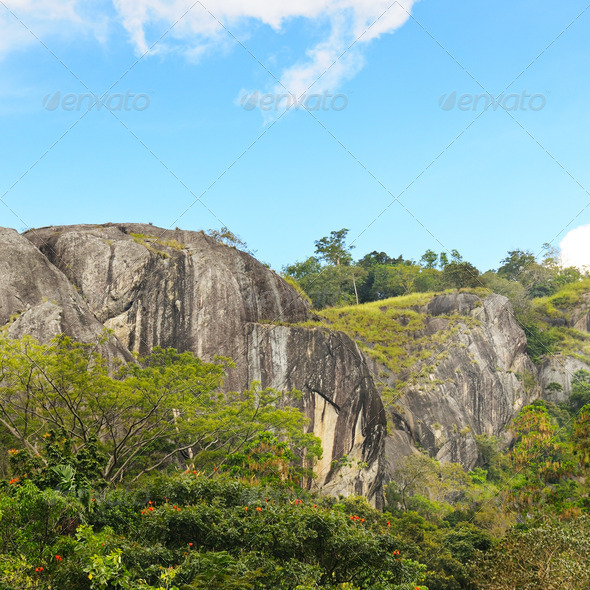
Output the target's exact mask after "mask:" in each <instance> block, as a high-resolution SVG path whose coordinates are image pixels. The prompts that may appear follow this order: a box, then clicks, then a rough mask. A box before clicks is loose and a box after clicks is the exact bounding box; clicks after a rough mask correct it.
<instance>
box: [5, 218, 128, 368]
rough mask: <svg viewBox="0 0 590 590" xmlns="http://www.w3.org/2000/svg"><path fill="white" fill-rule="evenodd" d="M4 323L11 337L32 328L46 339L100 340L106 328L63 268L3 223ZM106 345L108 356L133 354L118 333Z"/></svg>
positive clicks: (39, 336) (37, 335) (37, 336)
mask: <svg viewBox="0 0 590 590" xmlns="http://www.w3.org/2000/svg"><path fill="white" fill-rule="evenodd" d="M0 326H4V327H6V328H7V330H8V334H9V335H10V336H11V337H12V338H20V337H22V336H23V335H25V334H29V335H32V336H34V337H35V338H37V339H38V340H40V341H42V342H48V341H49V340H51V338H53V337H54V336H56V335H57V334H61V333H65V334H68V335H69V336H72V337H73V338H75V339H77V340H80V341H83V342H98V341H99V340H100V339H101V338H102V337H103V335H104V332H105V330H104V326H103V325H102V324H101V323H100V322H99V321H98V320H97V318H96V317H95V316H94V314H93V313H92V312H91V311H90V310H89V309H88V306H87V305H86V303H85V302H84V300H83V299H82V297H80V295H79V294H78V293H77V292H76V290H75V289H74V287H73V286H72V285H71V284H70V282H69V281H68V279H67V278H66V277H65V276H64V275H63V273H61V272H60V271H59V270H58V269H57V268H55V266H54V265H53V264H51V262H50V261H49V260H48V259H47V258H46V257H45V256H43V255H42V254H41V252H39V250H38V249H37V248H35V246H33V245H32V244H31V243H30V242H29V241H28V240H27V239H25V238H24V237H23V236H21V235H19V234H18V233H17V232H16V231H14V230H12V229H4V228H0ZM101 349H102V352H103V353H104V354H106V355H107V356H108V357H111V358H120V359H128V360H129V359H131V355H130V354H129V353H128V351H127V350H126V349H125V347H124V346H122V345H121V343H120V342H118V341H117V339H116V338H110V340H109V342H107V343H106V344H104V346H101Z"/></svg>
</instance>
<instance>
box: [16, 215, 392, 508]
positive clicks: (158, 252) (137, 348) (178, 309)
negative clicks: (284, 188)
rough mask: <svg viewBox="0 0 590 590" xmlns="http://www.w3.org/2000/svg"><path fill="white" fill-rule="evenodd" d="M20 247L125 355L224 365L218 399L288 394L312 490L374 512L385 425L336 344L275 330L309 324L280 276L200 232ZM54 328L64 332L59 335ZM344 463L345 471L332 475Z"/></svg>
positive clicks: (352, 360)
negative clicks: (317, 453) (299, 413)
mask: <svg viewBox="0 0 590 590" xmlns="http://www.w3.org/2000/svg"><path fill="white" fill-rule="evenodd" d="M15 236H16V234H15ZM25 236H26V238H28V240H30V242H31V243H32V244H34V246H36V248H35V247H34V246H33V245H32V244H29V243H28V242H27V241H26V240H25V239H24V238H22V237H20V236H18V239H19V240H21V241H23V242H25V243H27V244H28V245H29V248H31V249H32V251H34V252H35V256H36V257H37V258H38V259H39V260H40V261H42V262H43V263H44V264H45V265H46V266H47V268H51V269H52V272H53V273H54V274H56V275H58V276H59V277H61V279H60V280H61V281H62V282H63V284H64V289H66V287H67V289H66V290H68V289H69V291H68V292H69V293H75V292H76V290H77V291H79V293H80V294H81V295H82V298H83V300H84V301H81V299H80V297H78V296H77V294H76V296H77V297H78V300H80V305H81V307H82V308H84V309H85V310H86V313H87V314H88V315H90V316H91V317H92V318H93V321H94V323H95V324H96V325H97V327H98V328H101V329H102V325H104V326H106V327H107V328H110V329H112V330H113V331H114V333H115V335H116V336H117V339H118V340H119V341H120V342H121V343H122V344H123V345H124V347H126V348H127V349H128V350H129V351H133V352H137V353H139V354H145V353H147V352H149V351H150V350H151V349H152V348H153V347H154V346H162V347H174V348H177V349H178V350H181V351H187V350H190V351H192V352H194V353H195V354H196V355H198V356H199V357H201V358H203V359H205V360H211V359H212V358H213V357H214V356H216V355H222V356H228V357H231V358H232V359H233V360H234V362H235V363H236V367H235V369H232V370H231V371H230V372H229V374H228V377H227V380H226V385H225V386H226V388H227V389H228V390H242V389H245V388H247V387H248V386H249V385H250V383H251V382H252V381H254V380H256V381H259V382H260V383H261V385H262V386H263V387H274V388H277V389H282V390H291V389H298V390H300V391H301V392H302V393H303V394H304V396H303V401H302V402H301V408H302V409H303V410H304V412H305V413H306V415H307V416H308V418H309V419H310V429H311V430H313V432H315V433H316V435H318V436H319V437H320V438H321V439H322V445H323V448H324V458H323V459H322V461H321V463H320V464H319V465H318V467H317V470H316V472H317V475H318V477H317V479H316V480H315V485H319V486H321V487H322V488H323V489H324V490H325V491H327V492H330V493H334V494H338V493H342V494H345V495H348V494H351V493H356V494H363V495H365V496H367V497H368V498H369V499H371V500H372V501H373V502H374V503H375V504H379V503H380V498H381V482H382V475H381V473H382V470H383V467H382V456H383V453H382V449H383V444H384V438H385V426H386V420H385V413H384V411H383V405H382V402H381V399H380V397H379V395H378V393H377V391H376V389H375V386H374V383H373V381H372V379H371V378H370V375H369V373H368V371H367V368H366V365H365V363H364V359H363V356H362V354H361V353H360V351H359V350H358V348H357V346H356V345H355V343H354V342H352V340H350V339H349V338H348V337H347V336H345V335H344V334H339V333H327V332H325V331H322V330H319V329H313V328H301V327H295V326H288V325H277V323H278V322H280V323H281V324H283V323H285V324H294V323H298V322H304V321H307V320H310V319H311V315H310V313H309V308H308V304H307V303H306V302H305V301H304V300H303V299H301V297H300V296H299V295H298V294H297V293H296V292H295V290H294V289H292V287H290V286H289V285H288V284H287V283H286V282H285V281H284V280H283V279H282V278H281V277H279V276H278V275H277V274H275V273H274V272H272V271H270V270H269V269H267V268H266V267H265V266H264V265H262V264H260V263H259V262H258V261H256V260H255V259H254V258H252V257H251V256H249V255H248V254H246V253H244V252H241V251H239V250H236V249H235V248H230V247H228V246H225V245H223V244H220V243H218V242H217V241H215V240H214V239H213V238H210V237H208V236H206V235H204V234H203V233H202V232H188V231H181V230H175V231H167V230H163V229H160V228H156V227H153V226H151V225H142V224H108V225H105V226H88V225H86V226H66V227H51V228H44V229H41V230H34V231H31V232H28V233H27V234H25ZM62 273H63V274H62ZM64 275H65V276H64ZM66 277H67V279H66ZM72 286H74V287H75V290H74V288H73V287H72ZM61 299H62V298H61V295H60V297H58V298H57V300H58V301H59V302H60V301H61ZM47 317H49V315H48V316H47ZM30 327H31V330H30V333H32V334H33V335H37V333H36V331H35V330H34V329H33V326H30ZM62 329H63V330H64V331H66V332H67V333H69V325H68V324H66V325H64V326H62ZM72 335H73V336H76V337H80V338H81V339H83V340H84V339H86V338H84V337H81V336H80V335H79V334H73V333H72ZM344 456H346V457H347V461H346V463H347V466H346V467H344V468H341V469H336V468H334V467H333V463H334V462H339V461H340V460H341V459H342V458H343V457H344Z"/></svg>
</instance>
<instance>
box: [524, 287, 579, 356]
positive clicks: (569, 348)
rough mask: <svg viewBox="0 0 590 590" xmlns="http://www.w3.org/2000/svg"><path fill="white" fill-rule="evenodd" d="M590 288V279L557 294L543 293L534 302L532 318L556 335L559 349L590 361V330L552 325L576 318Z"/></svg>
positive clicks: (561, 351) (541, 327) (540, 326)
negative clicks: (548, 294)
mask: <svg viewBox="0 0 590 590" xmlns="http://www.w3.org/2000/svg"><path fill="white" fill-rule="evenodd" d="M589 292H590V279H586V280H583V281H580V282H579V283H574V284H571V285H568V286H567V287H564V288H563V289H561V290H560V291H559V292H558V293H556V294H555V295H551V296H550V297H540V298H538V299H534V300H533V302H532V308H533V311H532V319H533V321H534V322H535V323H536V324H537V325H538V326H539V328H540V329H542V330H547V331H548V332H549V334H551V335H552V336H554V337H555V339H556V350H557V351H558V352H560V353H561V354H564V355H566V356H572V357H575V358H578V359H579V360H581V361H582V362H586V363H588V364H590V334H587V333H585V332H579V331H578V330H574V329H573V328H568V327H562V326H552V325H551V323H552V322H555V321H556V320H557V321H558V320H565V321H567V322H568V323H569V322H570V321H571V320H572V316H573V313H574V311H575V309H576V308H579V307H580V306H582V305H583V304H584V301H583V299H582V296H583V295H584V294H585V293H589Z"/></svg>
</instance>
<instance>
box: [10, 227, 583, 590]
mask: <svg viewBox="0 0 590 590" xmlns="http://www.w3.org/2000/svg"><path fill="white" fill-rule="evenodd" d="M212 238H213V239H215V240H217V241H221V242H224V243H230V244H232V245H235V246H241V247H243V246H244V245H243V244H242V243H241V242H240V241H239V239H238V238H236V236H233V235H232V234H230V233H229V232H225V231H224V230H222V231H221V232H218V233H215V234H212ZM346 238H347V230H346V229H342V230H339V231H334V232H332V233H331V234H330V235H329V236H326V237H325V238H322V239H320V240H318V241H317V242H316V243H315V246H316V250H315V253H314V254H315V255H314V256H313V257H310V258H308V259H307V260H305V261H304V262H301V263H296V264H294V265H291V266H289V267H287V268H286V269H285V276H286V278H287V279H288V280H289V282H290V283H291V284H293V285H294V286H296V287H297V288H299V289H301V294H302V296H307V295H309V297H310V298H311V301H312V303H313V305H314V306H315V307H316V308H318V309H319V308H325V309H321V311H318V315H319V316H320V317H321V318H322V319H323V320H325V321H327V322H329V323H330V324H331V325H332V326H333V327H334V328H336V329H341V330H344V331H345V332H347V333H349V334H350V335H351V336H352V337H353V338H355V340H357V342H359V344H360V346H361V347H362V348H364V350H365V351H366V352H367V353H368V354H370V355H372V356H373V357H374V358H375V359H376V360H378V361H379V362H380V363H381V365H382V366H383V367H384V369H386V370H388V371H390V372H391V374H395V375H402V374H405V375H408V377H409V378H411V377H412V370H414V368H415V367H416V366H417V364H419V363H420V362H422V361H425V360H428V359H429V358H430V357H431V355H432V347H436V346H440V345H444V346H445V347H451V345H452V342H451V340H452V336H453V335H454V334H455V332H456V330H457V329H459V328H460V326H461V322H462V321H464V320H463V319H462V317H460V316H459V315H457V316H454V315H448V316H445V321H446V322H447V324H448V330H446V331H441V332H440V333H437V334H435V335H428V334H427V332H426V331H425V330H424V321H425V320H424V314H422V313H421V312H420V311H419V310H420V309H422V308H423V306H424V305H425V304H426V303H428V301H430V299H431V298H432V293H434V292H437V291H441V290H445V289H456V288H463V289H468V290H469V291H470V292H472V293H476V294H479V295H483V296H485V295H486V294H488V293H489V292H490V291H494V292H499V293H502V294H505V295H506V296H507V297H508V298H509V299H510V301H511V302H512V304H513V308H514V312H515V317H516V319H517V320H518V321H519V322H520V324H521V325H522V327H523V329H524V330H525V333H526V336H527V341H528V353H529V356H530V357H531V359H532V360H533V361H534V362H537V363H541V362H543V361H544V359H546V358H547V357H548V356H549V355H551V354H553V353H555V352H559V353H562V354H567V355H569V356H573V357H575V358H578V359H580V360H582V361H587V362H590V336H588V335H587V334H584V333H583V332H580V331H577V330H575V329H573V328H571V326H572V325H574V324H575V322H576V321H577V316H576V313H577V311H576V310H578V309H579V308H580V306H581V304H582V303H583V302H584V301H586V300H585V299H584V297H585V294H587V293H588V291H590V279H588V278H587V277H586V278H585V277H584V276H583V275H582V274H581V273H580V272H579V271H577V270H576V269H564V268H562V267H561V266H560V265H559V263H558V260H557V256H556V253H555V252H552V251H551V250H548V251H547V254H546V256H545V257H544V259H543V260H542V261H541V262H538V261H537V260H536V258H535V257H534V256H533V255H532V254H531V253H530V252H523V251H520V250H515V251H511V252H509V253H508V255H507V257H506V258H505V259H504V260H503V261H502V264H501V266H500V267H499V269H498V270H497V271H488V272H486V273H484V274H482V273H480V271H479V270H478V269H477V268H475V267H474V266H473V265H471V264H470V263H469V262H467V261H464V260H463V259H462V257H461V255H460V254H459V253H458V252H457V251H452V252H449V253H446V252H443V253H440V254H437V253H435V252H433V251H431V250H427V251H426V252H425V254H424V255H423V256H422V258H421V259H420V261H419V262H414V261H411V260H405V259H404V258H403V256H398V257H397V258H395V257H390V256H389V255H388V254H386V253H384V252H376V251H375V252H371V253H369V254H367V255H365V256H364V257H362V258H360V259H359V260H358V261H356V262H355V261H354V259H353V257H352V253H351V250H352V248H351V247H349V246H347V244H346ZM138 239H139V238H138ZM362 302H369V303H368V304H367V305H364V306H358V305H357V304H358V303H362ZM344 305H348V306H347V307H343V306H344ZM330 306H337V307H330ZM475 321H476V320H474V322H475ZM230 365H231V361H230V360H229V359H223V358H219V359H216V360H215V362H213V363H205V362H203V361H201V360H199V359H197V358H195V357H194V356H193V355H192V354H190V353H178V352H177V351H175V350H172V349H168V350H163V349H155V350H154V351H153V352H152V354H150V355H148V356H147V357H145V358H138V359H136V362H135V363H129V364H122V363H117V362H116V361H114V360H112V359H111V360H108V361H107V360H106V359H104V358H102V357H101V356H100V355H99V354H98V353H97V350H96V347H91V346H88V345H83V344H79V343H76V342H73V341H72V340H71V339H69V338H67V337H64V336H60V337H57V338H56V339H54V340H53V341H52V342H51V343H50V344H48V345H41V344H39V343H38V342H36V341H34V340H33V339H31V338H24V339H22V340H11V339H9V338H8V337H7V336H6V334H5V333H4V332H0V478H1V480H0V590H29V589H34V588H37V589H47V590H49V589H51V588H70V589H71V590H95V589H105V590H115V589H128V590H139V589H144V590H149V589H152V590H156V589H157V590H164V589H166V590H189V589H199V588H203V589H204V588H212V589H215V588H220V589H221V588H228V589H232V588H235V589H246V590H247V589H264V588H268V589H278V590H283V589H284V590H312V589H316V588H333V589H339V590H416V589H419V590H509V589H510V590H512V589H514V588H519V589H520V588H522V589H526V590H537V589H542V590H553V589H555V590H557V589H558V588H559V589H565V590H582V589H586V588H588V587H590V562H589V560H588V554H590V521H589V517H588V509H589V508H590V483H589V482H590V479H589V477H590V473H589V469H590V372H588V371H585V370H579V371H577V372H576V373H575V375H574V378H573V380H572V392H571V396H570V397H569V400H568V401H567V402H565V403H551V402H548V401H537V402H535V403H534V404H532V405H529V406H526V407H525V408H523V409H522V411H521V412H520V413H519V415H518V416H517V417H516V418H515V420H514V421H513V423H512V425H511V431H512V432H511V434H512V440H513V443H512V445H511V446H510V447H509V448H506V446H505V441H502V440H500V439H497V438H495V437H491V436H485V435H481V436H476V441H477V445H478V450H479V457H480V459H479V464H478V466H477V467H476V468H475V469H473V470H472V471H470V472H467V471H465V469H464V468H463V467H462V466H461V465H458V464H452V463H445V464H441V463H439V462H438V461H436V460H434V459H432V458H430V457H429V456H427V455H426V454H424V453H422V452H418V451H417V452H416V453H415V454H413V455H411V456H409V457H406V458H403V459H399V460H398V463H397V466H396V470H395V472H394V474H393V476H392V479H391V481H390V482H389V483H388V485H387V486H386V489H385V508H384V510H383V511H378V510H375V509H374V508H372V507H371V506H369V504H368V503H367V502H366V500H364V499H363V498H358V497H349V498H347V499H344V498H338V499H336V498H327V497H323V496H321V495H317V494H311V493H310V492H308V491H306V489H307V488H308V487H309V486H308V484H309V482H310V480H311V478H312V477H313V474H312V467H313V464H314V461H315V460H316V459H317V458H318V457H320V456H321V452H322V450H321V447H320V444H319V439H317V438H316V437H315V436H314V435H313V434H312V433H306V432H305V431H306V420H305V419H304V416H303V415H302V413H301V412H300V411H299V410H298V409H297V407H296V406H297V403H296V401H297V398H298V396H299V395H300V394H299V393H298V392H296V391H294V392H290V393H289V394H283V393H280V392H277V391H274V390H272V389H261V388H260V387H259V386H258V385H257V384H256V383H254V384H252V386H251V387H250V389H248V390H247V391H243V392H233V393H232V392H230V393H224V394H221V393H220V386H221V385H222V382H223V379H224V375H225V371H226V369H227V367H228V366H230ZM519 378H520V379H522V380H524V381H525V387H526V386H527V383H526V381H527V379H529V380H530V379H533V378H532V376H530V375H526V374H523V375H519ZM533 380H534V379H533ZM403 385H404V383H403V382H401V381H400V385H399V386H400V387H403ZM544 387H545V394H546V396H545V397H548V398H549V399H551V395H552V394H553V393H561V392H562V386H561V385H559V384H557V383H549V384H544ZM388 393H389V394H391V396H392V400H391V401H395V396H396V395H397V392H396V391H393V390H392V391H391V392H387V391H383V395H384V396H387V395H388ZM554 399H555V398H554ZM560 399H562V398H561V397H560Z"/></svg>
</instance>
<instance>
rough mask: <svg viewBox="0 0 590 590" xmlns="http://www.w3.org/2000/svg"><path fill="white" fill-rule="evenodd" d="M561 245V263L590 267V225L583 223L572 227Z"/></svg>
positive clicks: (581, 267)
mask: <svg viewBox="0 0 590 590" xmlns="http://www.w3.org/2000/svg"><path fill="white" fill-rule="evenodd" d="M559 246H560V248H561V263H562V264H563V265H564V266H577V267H578V268H580V269H583V268H584V267H589V268H590V225H581V226H580V227H576V228H575V229H572V230H571V231H570V232H569V233H568V234H566V236H565V238H563V240H562V241H561V244H560V245H559Z"/></svg>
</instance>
